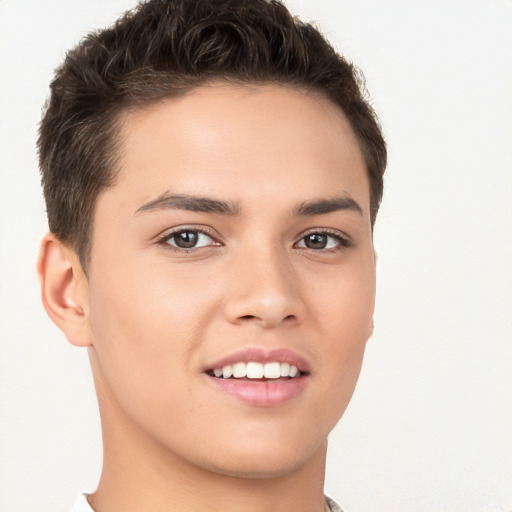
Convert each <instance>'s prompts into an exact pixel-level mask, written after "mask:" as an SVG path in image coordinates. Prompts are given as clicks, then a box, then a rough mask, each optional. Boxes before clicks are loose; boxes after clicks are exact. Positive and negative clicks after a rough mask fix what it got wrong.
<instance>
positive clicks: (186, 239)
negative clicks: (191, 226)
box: [175, 231, 198, 249]
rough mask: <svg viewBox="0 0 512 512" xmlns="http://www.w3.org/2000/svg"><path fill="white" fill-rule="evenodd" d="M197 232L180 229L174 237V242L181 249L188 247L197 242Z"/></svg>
mask: <svg viewBox="0 0 512 512" xmlns="http://www.w3.org/2000/svg"><path fill="white" fill-rule="evenodd" d="M197 239H198V236H197V233H194V232H193V231H182V232H181V233H178V234H177V235H176V237H175V242H176V245H177V246H178V247H181V248H182V249H190V248H192V247H194V246H195V245H196V244H197Z"/></svg>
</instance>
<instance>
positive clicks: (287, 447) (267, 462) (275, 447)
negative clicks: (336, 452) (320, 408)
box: [203, 435, 327, 479]
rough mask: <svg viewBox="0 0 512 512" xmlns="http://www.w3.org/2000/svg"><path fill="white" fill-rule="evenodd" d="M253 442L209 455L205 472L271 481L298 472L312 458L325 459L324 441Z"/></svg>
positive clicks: (325, 445) (229, 447)
mask: <svg viewBox="0 0 512 512" xmlns="http://www.w3.org/2000/svg"><path fill="white" fill-rule="evenodd" d="M251 441H253V442H244V443H243V444H238V445H233V444H231V445H230V446H225V443H223V444H224V449H222V450H220V453H217V454H210V455H211V459H210V461H209V462H208V463H207V464H206V465H204V466H203V467H206V469H208V470H210V471H212V472H214V473H217V474H220V475H224V476H230V477H238V478H250V479H273V478H280V477H284V476H286V475H289V474H292V473H294V472H296V471H298V470H299V469H300V468H301V467H303V466H304V465H305V464H307V463H308V462H309V461H310V460H311V459H312V458H315V457H325V452H326V450H327V440H326V438H321V439H318V440H317V442H316V443H312V438H311V437H309V439H304V438H300V437H294V436H293V435H292V437H291V438H290V437H288V439H286V440H282V439H281V440H277V439H276V438H272V437H270V438H269V437H267V438H266V439H265V438H264V437H263V436H262V437H259V438H258V439H254V438H252V439H251Z"/></svg>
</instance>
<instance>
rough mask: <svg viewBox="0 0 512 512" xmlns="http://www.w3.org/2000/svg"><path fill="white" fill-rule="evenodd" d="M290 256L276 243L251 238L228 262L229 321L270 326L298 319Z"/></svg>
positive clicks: (297, 303) (293, 273)
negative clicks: (229, 281) (230, 276)
mask: <svg viewBox="0 0 512 512" xmlns="http://www.w3.org/2000/svg"><path fill="white" fill-rule="evenodd" d="M291 263H292V262H291V261H290V258H289V254H288V253H287V252H286V250H285V248H283V247H280V246H279V244H277V243H272V242H269V241H266V242H265V243H264V242H263V241H259V242H258V240H257V239H256V238H253V239H252V240H251V242H250V243H248V244H247V245H246V246H245V247H244V248H243V249H241V250H240V251H239V252H238V253H237V254H236V257H235V258H234V259H233V261H232V262H231V273H232V280H231V283H230V284H231V286H230V291H229V297H228V301H227V304H226V314H227V316H228V317H229V320H230V321H232V322H247V321H251V322H255V323H258V324H261V325H262V326H266V327H270V326H275V325H278V324H279V323H281V322H282V321H284V320H287V321H290V320H298V319H299V318H300V317H301V309H302V308H301V298H300V296H299V293H298V282H297V279H295V278H294V277H296V276H295V272H294V270H293V267H292V265H291Z"/></svg>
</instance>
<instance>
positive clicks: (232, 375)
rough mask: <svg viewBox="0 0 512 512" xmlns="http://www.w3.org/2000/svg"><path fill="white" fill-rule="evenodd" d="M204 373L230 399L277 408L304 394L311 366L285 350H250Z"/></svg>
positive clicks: (231, 357)
mask: <svg viewBox="0 0 512 512" xmlns="http://www.w3.org/2000/svg"><path fill="white" fill-rule="evenodd" d="M204 373H205V374H206V376H207V380H208V382H210V383H211V384H212V385H213V386H214V388H215V389H216V390H218V391H220V392H222V393H223V394H227V396H229V397H230V398H235V399H237V400H238V401H241V402H243V403H245V404H249V405H256V406H260V407H276V406H280V405H284V404H285V403H287V402H289V401H291V400H293V399H295V398H296V397H298V396H299V395H300V394H301V393H302V392H303V391H304V389H305V388H306V385H307V383H308V382H309V375H310V367H309V364H308V362H307V361H306V360H304V359H303V358H302V357H300V356H298V355H297V354H295V353H293V352H290V351H288V350H285V349H282V350H272V351H264V350H260V349H248V350H244V351H241V352H237V353H235V354H231V355H230V356H228V357H226V358H224V359H222V360H219V361H217V362H215V363H213V364H212V365H211V367H210V368H208V369H206V370H205V372H204Z"/></svg>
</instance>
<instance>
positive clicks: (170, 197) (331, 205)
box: [135, 192, 363, 217]
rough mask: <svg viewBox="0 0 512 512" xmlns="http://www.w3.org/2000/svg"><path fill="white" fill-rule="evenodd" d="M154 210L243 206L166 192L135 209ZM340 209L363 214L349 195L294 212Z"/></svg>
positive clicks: (231, 210)
mask: <svg viewBox="0 0 512 512" xmlns="http://www.w3.org/2000/svg"><path fill="white" fill-rule="evenodd" d="M154 210H187V211H191V212H201V213H214V214H218V215H230V216H236V215H240V212H241V208H240V206H239V205H238V204H237V203H234V202H232V201H221V200H218V199H212V198H209V197H198V196H192V195H188V194H170V193H169V192H165V193H164V194H162V195H161V196H160V197H157V198H156V199H154V200H153V201H150V202H149V203H146V204H144V205H142V206H141V207H140V208H138V209H137V210H136V211H135V215H136V214H138V213H143V212H148V211H154ZM340 210H349V211H354V212H356V213H358V214H359V215H361V216H363V210H362V208H361V207H360V206H359V204H358V203H357V202H356V201H354V199H352V198H351V197H348V196H339V197H329V198H323V199H316V200H313V201H303V202H301V203H299V204H298V205H297V206H296V207H295V208H294V209H293V212H292V215H293V216H295V217H308V216H313V215H324V214H327V213H332V212H336V211H340Z"/></svg>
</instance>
